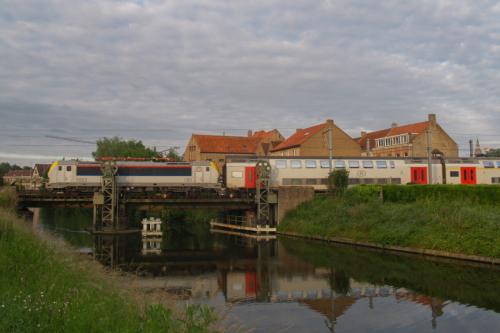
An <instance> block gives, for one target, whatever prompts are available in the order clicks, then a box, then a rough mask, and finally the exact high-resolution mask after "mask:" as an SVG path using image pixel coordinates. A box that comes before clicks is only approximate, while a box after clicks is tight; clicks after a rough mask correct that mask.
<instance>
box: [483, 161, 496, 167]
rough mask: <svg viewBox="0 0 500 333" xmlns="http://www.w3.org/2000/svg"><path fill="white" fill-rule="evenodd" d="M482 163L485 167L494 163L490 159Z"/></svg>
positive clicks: (493, 165) (492, 165)
mask: <svg viewBox="0 0 500 333" xmlns="http://www.w3.org/2000/svg"><path fill="white" fill-rule="evenodd" d="M483 165H484V167H485V168H494V167H495V164H493V162H492V161H483Z"/></svg>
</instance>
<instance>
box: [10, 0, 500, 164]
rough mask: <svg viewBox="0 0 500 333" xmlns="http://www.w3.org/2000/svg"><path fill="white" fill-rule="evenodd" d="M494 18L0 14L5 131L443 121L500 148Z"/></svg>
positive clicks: (231, 8) (177, 10)
mask: <svg viewBox="0 0 500 333" xmlns="http://www.w3.org/2000/svg"><path fill="white" fill-rule="evenodd" d="M498 12H499V7H498V6H495V3H494V2H488V1H486V2H477V1H453V2H449V1H420V2H394V1H378V2H371V1H360V0H358V1H347V0H338V1H337V0H335V1H334V0H331V1H326V0H325V1H317V2H311V1H277V0H276V1H252V2H248V1H231V2H227V1H168V2H167V1H137V2H134V1H109V0H106V1H80V0H74V1H56V0H51V1H46V2H44V3H43V4H41V3H40V2H37V1H6V3H5V5H4V6H2V8H1V9H0V53H1V54H2V66H1V67H0V101H1V102H2V103H1V105H0V116H2V119H3V123H4V124H2V125H1V126H0V127H2V128H3V126H9V127H19V128H23V130H21V131H25V132H29V131H27V128H37V126H38V127H39V133H41V134H43V135H46V134H47V133H48V132H50V129H54V128H55V129H57V130H59V131H63V132H67V133H70V134H71V133H75V134H77V135H79V136H85V137H95V136H97V137H99V136H104V135H108V134H110V135H111V134H119V135H121V136H124V137H135V138H142V139H144V141H145V142H149V143H150V144H155V145H161V144H163V145H183V144H185V142H186V141H187V139H188V137H189V134H190V133H191V132H192V131H197V132H211V131H212V132H213V131H216V130H221V129H226V132H228V133H243V132H244V131H243V129H244V128H273V127H278V128H282V129H283V132H284V133H285V134H289V133H290V132H291V129H292V128H298V127H304V126H307V125H310V124H314V123H315V122H319V121H323V120H324V119H325V118H334V119H335V121H336V122H337V123H338V124H340V125H341V126H342V127H343V128H345V129H347V130H348V131H350V133H351V134H352V135H357V134H358V132H359V130H360V129H377V128H382V127H386V126H387V125H388V124H390V123H391V122H393V121H397V122H400V123H404V122H412V121H420V120H422V119H425V117H426V114H427V113H430V112H434V113H437V114H438V120H439V121H440V122H441V123H442V124H443V125H444V126H445V127H446V128H447V129H448V130H449V131H450V132H451V133H455V134H454V135H453V136H454V137H455V138H456V139H457V141H459V143H461V144H464V143H466V141H467V139H468V138H469V137H471V136H473V137H474V138H475V137H476V136H477V137H479V138H480V140H482V141H483V140H484V141H485V142H488V144H490V145H499V144H500V135H499V136H498V137H494V136H484V137H481V134H485V133H489V134H490V135H494V134H496V133H495V129H496V128H497V127H498V125H499V124H500V107H499V105H500V103H499V102H500V101H499V99H500V97H499V96H500V94H499V88H498V87H499V86H500V74H499V73H500V72H499V71H498V69H499V67H500V66H499V65H500V60H499V59H500V57H499V55H500V47H499V46H498V37H499V35H500V21H498V19H497V17H498ZM20 109H22V110H23V111H19V110H20ZM26 119H33V120H36V121H31V122H30V123H29V125H28V126H27V125H26V122H25V120H26ZM42 128H43V129H44V130H45V131H42ZM161 128H165V129H171V130H167V131H164V132H162V131H148V130H147V129H161ZM89 129H90V130H89ZM101 129H102V130H101ZM105 129H113V131H110V130H108V131H106V130H105ZM42 132H43V133H42ZM2 135H3V134H2ZM0 139H1V140H2V141H1V142H0V151H2V150H3V151H7V150H10V149H11V148H12V147H11V146H9V147H7V146H4V147H2V143H4V142H5V140H4V139H3V137H0ZM19 140H21V139H19ZM21 141H22V140H21ZM26 142H27V141H26ZM464 148H465V147H464ZM26 149H27V150H28V148H26ZM62 149H64V148H63V147H61V150H62ZM78 149H80V150H78ZM38 151H39V148H36V149H35V147H33V149H32V150H31V153H32V154H33V153H36V152H38ZM52 151H54V150H52V149H49V150H48V152H49V153H50V152H52ZM75 152H80V153H82V154H87V155H88V154H89V153H90V151H89V149H83V148H77V151H75Z"/></svg>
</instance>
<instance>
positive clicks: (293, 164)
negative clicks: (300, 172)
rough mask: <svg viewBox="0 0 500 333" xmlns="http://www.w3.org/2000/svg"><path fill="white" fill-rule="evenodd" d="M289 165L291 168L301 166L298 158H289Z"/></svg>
mask: <svg viewBox="0 0 500 333" xmlns="http://www.w3.org/2000/svg"><path fill="white" fill-rule="evenodd" d="M290 167H291V168H292V169H300V168H302V161H300V160H291V161H290Z"/></svg>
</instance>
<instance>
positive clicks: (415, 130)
mask: <svg viewBox="0 0 500 333" xmlns="http://www.w3.org/2000/svg"><path fill="white" fill-rule="evenodd" d="M428 126H429V122H428V121H423V122H420V123H413V124H408V125H402V126H394V127H390V128H386V129H383V130H379V131H375V132H370V133H367V134H365V135H363V136H362V137H361V138H357V139H356V140H357V141H358V143H359V144H360V145H361V148H362V149H366V148H367V141H368V140H370V147H371V148H374V147H375V140H376V139H380V138H385V137H389V136H395V135H400V134H407V133H412V134H421V133H423V132H425V130H426V129H427V127H428Z"/></svg>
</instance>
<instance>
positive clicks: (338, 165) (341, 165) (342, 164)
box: [335, 161, 345, 169]
mask: <svg viewBox="0 0 500 333" xmlns="http://www.w3.org/2000/svg"><path fill="white" fill-rule="evenodd" d="M335 169H345V161H335Z"/></svg>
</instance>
